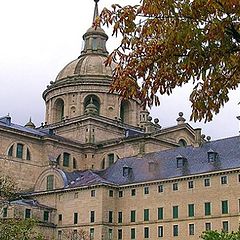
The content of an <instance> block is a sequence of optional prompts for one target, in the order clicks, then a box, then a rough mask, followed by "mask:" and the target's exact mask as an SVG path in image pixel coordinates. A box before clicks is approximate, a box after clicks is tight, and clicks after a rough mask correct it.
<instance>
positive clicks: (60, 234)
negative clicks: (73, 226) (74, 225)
mask: <svg viewBox="0 0 240 240" xmlns="http://www.w3.org/2000/svg"><path fill="white" fill-rule="evenodd" d="M57 239H58V240H62V231H61V230H58V238H57Z"/></svg>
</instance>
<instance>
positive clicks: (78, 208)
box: [0, 1, 240, 240]
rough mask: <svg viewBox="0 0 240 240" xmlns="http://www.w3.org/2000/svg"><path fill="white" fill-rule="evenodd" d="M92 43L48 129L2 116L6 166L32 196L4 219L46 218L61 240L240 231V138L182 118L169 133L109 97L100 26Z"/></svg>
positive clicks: (61, 80)
mask: <svg viewBox="0 0 240 240" xmlns="http://www.w3.org/2000/svg"><path fill="white" fill-rule="evenodd" d="M95 2H96V4H95V10H94V19H95V17H96V16H97V15H98V6H97V2H98V1H95ZM83 39H84V43H85V45H84V49H83V51H82V52H81V54H80V56H79V57H78V58H77V59H75V60H73V61H71V62H70V63H69V64H68V65H67V66H65V67H64V68H63V70H62V71H61V72H60V73H59V74H58V75H57V77H56V80H55V81H52V82H51V83H50V85H49V86H47V89H46V90H45V91H44V92H43V99H44V101H45V103H46V115H45V118H46V122H45V124H43V125H42V126H41V127H38V128H36V127H35V125H34V124H33V123H32V121H31V119H30V121H29V122H28V123H27V124H26V125H25V126H20V125H18V124H14V123H13V122H12V120H11V117H10V116H6V117H2V118H0V139H1V145H0V167H1V169H2V172H3V173H6V174H8V175H10V176H12V177H13V178H14V179H15V180H16V182H17V183H18V185H19V187H21V188H22V189H24V191H25V192H26V194H25V198H24V199H21V200H19V201H15V202H13V203H12V204H11V206H10V207H9V208H7V209H4V211H3V213H2V217H4V218H8V217H15V214H16V212H17V213H18V214H20V215H21V216H22V217H33V216H36V217H37V218H38V219H39V222H40V225H39V226H40V229H41V231H42V232H43V233H44V234H45V235H46V239H59V240H60V239H63V233H64V231H66V230H69V231H73V232H74V231H78V230H79V229H82V230H84V231H85V232H87V233H89V236H90V239H96V240H99V239H104V240H107V239H108V240H117V239H119V240H121V239H124V240H125V239H126V240H127V239H129V240H130V239H138V240H141V239H199V235H200V234H201V233H202V232H203V231H204V230H206V229H218V230H220V229H224V230H227V231H231V230H236V229H238V227H239V211H240V210H239V209H240V194H239V193H238V191H237V190H238V189H239V185H240V175H239V171H240V160H239V150H240V149H239V147H240V146H239V141H240V139H239V137H238V136H237V137H233V138H228V139H223V140H218V141H212V142H211V141H210V140H209V139H207V140H206V139H205V138H204V137H203V136H202V135H201V129H193V128H192V127H191V126H190V125H189V124H188V123H186V121H185V119H184V117H183V114H182V113H179V116H178V118H177V119H176V125H175V126H172V127H168V128H162V127H161V126H160V125H159V120H158V119H154V120H153V121H152V118H151V116H150V115H149V112H148V111H147V110H146V109H143V108H142V107H141V105H140V103H139V102H138V101H137V100H136V99H130V100H123V99H122V98H121V97H120V96H119V95H118V94H117V93H110V92H109V87H110V85H111V81H112V71H113V69H114V65H112V66H111V67H106V66H105V64H104V62H105V60H106V58H107V56H108V52H107V49H106V41H107V39H108V36H107V35H106V33H105V32H104V30H103V29H102V28H100V27H98V28H96V29H95V28H92V27H90V28H89V29H88V30H87V32H86V33H85V34H84V36H83ZM19 212H20V213H19Z"/></svg>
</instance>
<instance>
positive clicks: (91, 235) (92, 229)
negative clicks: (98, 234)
mask: <svg viewBox="0 0 240 240" xmlns="http://www.w3.org/2000/svg"><path fill="white" fill-rule="evenodd" d="M93 239H94V228H90V240H93Z"/></svg>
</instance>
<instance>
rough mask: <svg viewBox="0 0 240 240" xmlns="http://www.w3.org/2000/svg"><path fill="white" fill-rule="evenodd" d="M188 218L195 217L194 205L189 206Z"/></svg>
mask: <svg viewBox="0 0 240 240" xmlns="http://www.w3.org/2000/svg"><path fill="white" fill-rule="evenodd" d="M188 216H189V217H194V204H188Z"/></svg>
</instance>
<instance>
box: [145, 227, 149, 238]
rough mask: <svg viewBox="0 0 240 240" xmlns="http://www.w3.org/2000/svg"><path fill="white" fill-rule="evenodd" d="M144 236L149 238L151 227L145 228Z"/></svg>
mask: <svg viewBox="0 0 240 240" xmlns="http://www.w3.org/2000/svg"><path fill="white" fill-rule="evenodd" d="M144 238H149V227H145V228H144Z"/></svg>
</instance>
